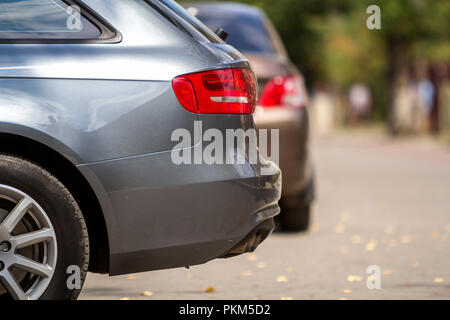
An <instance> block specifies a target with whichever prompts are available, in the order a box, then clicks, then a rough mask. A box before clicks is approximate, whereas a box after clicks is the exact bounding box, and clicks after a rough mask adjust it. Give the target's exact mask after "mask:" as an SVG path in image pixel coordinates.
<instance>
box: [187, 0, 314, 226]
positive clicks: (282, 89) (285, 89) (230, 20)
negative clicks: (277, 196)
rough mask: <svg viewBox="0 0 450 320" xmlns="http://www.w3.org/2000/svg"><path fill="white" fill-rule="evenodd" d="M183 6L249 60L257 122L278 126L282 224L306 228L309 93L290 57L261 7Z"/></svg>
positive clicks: (310, 193) (310, 191)
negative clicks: (224, 35)
mask: <svg viewBox="0 0 450 320" xmlns="http://www.w3.org/2000/svg"><path fill="white" fill-rule="evenodd" d="M186 7H187V8H188V11H189V12H190V13H191V14H193V15H195V16H196V17H197V18H198V19H199V20H201V21H202V22H203V23H205V24H206V25H207V26H208V27H209V28H211V29H212V30H218V29H219V28H220V29H223V30H224V31H225V32H227V33H228V34H229V36H228V39H227V43H229V44H231V45H232V46H234V47H235V48H236V49H238V50H239V51H241V52H242V53H244V54H245V55H246V56H247V58H248V59H249V60H250V62H251V64H252V66H253V69H254V70H255V73H256V75H257V78H258V83H259V89H260V97H259V103H258V107H257V109H256V112H255V122H256V125H257V127H258V128H260V129H264V128H265V129H280V168H281V170H282V172H283V191H282V201H281V206H282V207H281V214H280V216H279V218H280V222H281V227H282V228H283V229H284V230H289V231H291V230H292V231H302V230H306V229H307V228H308V226H309V224H310V215H311V205H312V203H313V201H314V197H315V194H314V174H313V165H312V161H311V157H310V145H309V138H310V137H309V130H310V129H309V117H308V95H307V91H306V88H305V84H304V78H303V75H302V74H301V73H300V71H299V70H298V69H297V68H296V67H295V66H294V65H293V63H292V62H291V61H290V60H289V57H288V55H287V53H286V50H285V48H284V46H283V43H282V42H281V40H280V37H279V36H278V34H277V32H276V30H275V28H274V27H273V25H272V23H271V22H270V21H269V20H268V18H267V17H266V15H265V14H264V13H263V12H262V11H261V10H260V9H258V8H256V7H252V6H248V5H244V4H238V3H201V4H188V5H186Z"/></svg>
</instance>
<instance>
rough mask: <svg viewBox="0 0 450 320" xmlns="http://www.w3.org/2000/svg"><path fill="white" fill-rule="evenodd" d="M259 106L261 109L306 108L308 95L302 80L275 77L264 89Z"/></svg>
mask: <svg viewBox="0 0 450 320" xmlns="http://www.w3.org/2000/svg"><path fill="white" fill-rule="evenodd" d="M259 104H260V105H261V106H263V107H276V106H286V107H291V108H303V107H306V106H307V105H308V95H307V93H306V89H305V85H304V83H303V79H302V78H301V77H299V76H295V75H291V76H278V77H275V78H274V79H272V80H271V81H269V83H267V85H266V87H265V88H264V91H263V93H262V95H261V98H260V101H259Z"/></svg>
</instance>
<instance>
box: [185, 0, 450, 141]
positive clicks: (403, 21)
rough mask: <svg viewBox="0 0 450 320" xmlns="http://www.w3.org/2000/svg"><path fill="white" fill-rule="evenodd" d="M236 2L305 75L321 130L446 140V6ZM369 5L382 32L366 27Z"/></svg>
mask: <svg viewBox="0 0 450 320" xmlns="http://www.w3.org/2000/svg"><path fill="white" fill-rule="evenodd" d="M208 2H209V3H211V2H212V1H208ZM240 2H241V3H247V4H250V5H255V6H257V7H259V8H261V9H263V10H264V11H265V12H266V14H267V15H268V17H269V19H270V20H271V21H272V22H273V24H274V25H275V27H276V29H277V30H278V32H279V34H280V36H281V38H282V40H283V42H284V44H285V46H286V48H287V51H288V54H289V56H290V58H291V60H292V61H293V63H294V64H295V65H296V66H297V67H299V69H300V70H301V71H302V73H303V74H304V76H305V79H306V85H307V88H308V91H309V93H310V96H311V98H312V104H311V113H312V116H313V124H314V127H315V128H316V130H318V131H319V132H320V133H326V132H328V131H330V130H332V129H333V128H336V127H353V126H364V125H368V124H378V125H381V126H383V127H385V128H386V130H388V131H389V132H390V133H391V134H394V135H397V134H426V133H432V134H440V135H441V137H443V138H444V139H446V138H447V139H448V137H449V132H450V98H449V97H450V2H449V1H447V0H434V1H426V0H395V1H376V0H342V1H332V0H301V1H299V0H282V1H272V0H244V1H240ZM181 3H182V4H183V3H186V2H183V1H182V2H181ZM196 3H201V1H197V2H196ZM370 5H378V6H379V7H380V8H381V29H380V30H377V29H374V30H369V29H368V28H367V27H366V20H367V19H368V17H369V16H370V14H367V13H366V9H367V8H368V7H369V6H370ZM358 100H365V101H362V103H359V104H358ZM449 141H450V140H449Z"/></svg>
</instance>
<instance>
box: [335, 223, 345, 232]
mask: <svg viewBox="0 0 450 320" xmlns="http://www.w3.org/2000/svg"><path fill="white" fill-rule="evenodd" d="M334 232H336V233H344V232H345V224H342V223H339V224H337V225H336V226H335V227H334Z"/></svg>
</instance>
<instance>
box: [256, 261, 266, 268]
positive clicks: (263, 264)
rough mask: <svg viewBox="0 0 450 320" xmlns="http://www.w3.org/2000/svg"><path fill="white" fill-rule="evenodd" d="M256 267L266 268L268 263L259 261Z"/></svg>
mask: <svg viewBox="0 0 450 320" xmlns="http://www.w3.org/2000/svg"><path fill="white" fill-rule="evenodd" d="M256 267H257V268H258V269H264V268H265V267H266V264H265V263H264V262H258V264H257V265H256Z"/></svg>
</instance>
